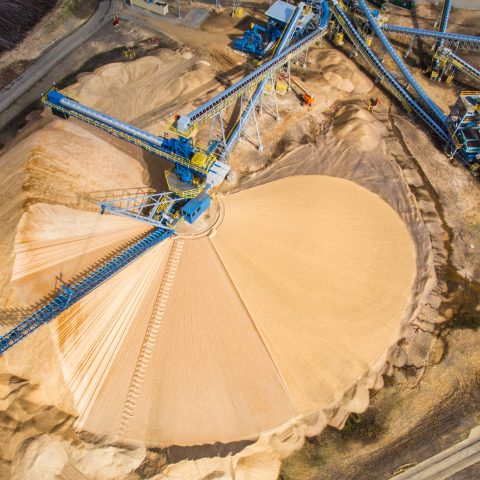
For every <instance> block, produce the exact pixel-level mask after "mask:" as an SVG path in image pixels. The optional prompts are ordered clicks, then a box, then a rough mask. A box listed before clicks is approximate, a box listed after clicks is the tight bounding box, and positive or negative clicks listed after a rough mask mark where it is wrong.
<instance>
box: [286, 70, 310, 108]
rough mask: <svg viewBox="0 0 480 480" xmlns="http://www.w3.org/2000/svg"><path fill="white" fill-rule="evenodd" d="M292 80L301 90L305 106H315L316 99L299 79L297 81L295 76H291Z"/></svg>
mask: <svg viewBox="0 0 480 480" xmlns="http://www.w3.org/2000/svg"><path fill="white" fill-rule="evenodd" d="M290 79H291V81H292V83H293V84H294V85H296V87H297V88H298V89H299V90H300V93H299V95H300V97H301V98H302V100H303V104H304V105H306V106H307V107H310V106H312V105H313V103H314V102H315V97H314V96H313V95H312V94H311V93H310V92H309V91H308V90H307V89H306V88H305V86H304V85H303V84H302V83H300V81H299V80H298V79H296V78H295V77H293V76H290Z"/></svg>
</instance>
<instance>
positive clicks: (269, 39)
mask: <svg viewBox="0 0 480 480" xmlns="http://www.w3.org/2000/svg"><path fill="white" fill-rule="evenodd" d="M280 35H281V32H279V31H278V30H277V29H273V30H268V29H267V28H265V27H261V26H260V25H257V24H255V23H252V24H251V26H250V29H249V30H246V31H245V32H244V33H243V36H242V37H241V38H239V39H237V40H235V41H234V42H233V48H234V50H237V51H239V52H242V53H246V54H248V55H251V56H253V57H255V58H258V59H260V58H262V57H263V56H264V55H265V54H266V53H267V52H268V51H269V50H270V48H271V47H272V46H273V44H274V42H276V41H277V40H278V39H279V38H280Z"/></svg>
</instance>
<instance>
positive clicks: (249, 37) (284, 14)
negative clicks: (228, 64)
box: [233, 0, 315, 59]
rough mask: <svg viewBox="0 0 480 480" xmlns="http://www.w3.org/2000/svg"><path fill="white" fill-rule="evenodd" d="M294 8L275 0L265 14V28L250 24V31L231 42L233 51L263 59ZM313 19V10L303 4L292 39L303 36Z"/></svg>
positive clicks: (284, 27) (277, 38)
mask: <svg viewBox="0 0 480 480" xmlns="http://www.w3.org/2000/svg"><path fill="white" fill-rule="evenodd" d="M295 10H296V7H295V6H294V5H292V4H290V3H287V2H284V1H283V0H277V1H276V2H275V3H274V4H273V5H272V6H271V7H270V8H269V9H268V10H267V11H266V12H265V15H266V17H267V19H268V20H267V24H266V26H265V27H262V26H260V25H257V24H255V23H252V24H251V25H250V29H249V30H246V31H245V32H244V33H243V36H242V37H241V38H239V39H237V40H235V41H234V42H233V48H234V50H237V51H239V52H242V53H245V54H248V55H251V56H253V57H255V58H257V59H261V58H263V57H265V56H266V55H267V54H268V53H269V52H270V51H271V49H272V48H273V46H274V45H275V44H276V43H277V42H278V40H279V39H280V37H281V36H282V33H283V32H284V31H285V29H286V27H287V24H288V23H289V21H290V20H291V18H292V15H293V14H294V12H295ZM314 18H315V14H314V12H313V8H312V6H310V5H307V4H304V7H303V11H302V15H301V18H300V20H299V21H298V22H297V24H296V26H295V30H294V32H293V35H292V38H293V39H294V40H295V39H297V38H300V37H301V36H303V35H304V34H305V32H306V30H307V27H310V26H312V20H313V19H314Z"/></svg>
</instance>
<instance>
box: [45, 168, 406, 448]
mask: <svg viewBox="0 0 480 480" xmlns="http://www.w3.org/2000/svg"><path fill="white" fill-rule="evenodd" d="M298 192H303V194H304V195H305V196H306V197H308V198H310V202H309V204H308V205H305V203H304V201H303V198H304V197H303V196H299V195H298ZM252 252H255V254H252ZM414 277H415V251H414V247H413V243H412V241H411V240H410V238H409V234H408V231H407V230H406V229H405V227H404V226H403V223H402V222H401V221H400V219H399V218H398V216H397V215H396V214H395V212H394V211H393V210H391V209H390V208H389V207H388V206H387V205H386V204H385V203H384V202H382V201H381V200H379V199H378V197H376V196H375V195H374V194H371V193H370V192H368V191H366V190H364V189H363V188H361V187H359V186H357V185H355V184H354V183H352V182H348V181H345V180H341V179H335V178H330V177H318V176H308V177H290V178H288V179H284V180H280V181H277V182H274V183H271V184H267V185H263V186H261V187H256V188H254V189H250V190H246V191H243V192H240V193H238V194H234V195H231V196H229V197H227V198H226V199H225V213H224V219H223V222H222V223H221V224H220V225H219V227H218V230H217V231H215V232H214V233H213V234H212V235H211V236H210V237H203V238H200V239H193V240H188V239H179V240H175V241H173V240H171V241H168V242H164V243H163V244H161V245H159V246H158V247H156V248H155V249H154V250H153V251H151V252H150V253H148V254H147V255H146V256H144V257H143V258H142V259H140V260H139V261H137V262H135V264H133V265H131V266H130V267H128V268H127V269H125V270H124V271H123V272H121V273H120V274H119V275H117V276H116V277H115V278H113V279H112V280H110V281H109V282H107V283H106V284H104V285H102V286H101V287H100V288H98V289H97V290H95V291H94V292H93V293H92V294H90V295H89V296H87V297H86V298H85V299H83V300H81V301H80V302H79V303H77V304H76V305H74V306H73V307H72V308H70V309H69V310H68V311H67V312H65V313H64V314H62V315H61V316H60V317H59V318H58V319H56V320H54V321H53V322H52V323H51V324H50V328H51V329H52V335H53V338H54V342H55V345H56V351H57V352H58V354H59V356H60V364H61V368H62V371H63V374H64V378H65V380H66V383H67V385H68V387H69V389H70V390H71V391H72V393H73V396H74V400H75V405H76V408H77V410H78V413H79V419H78V423H77V426H78V427H79V428H80V429H85V430H87V431H90V432H94V433H96V434H108V435H112V436H113V435H120V436H122V437H124V438H127V439H130V440H138V441H144V442H146V443H147V445H150V446H162V447H165V446H169V445H181V446H189V445H202V444H206V443H214V442H216V441H221V442H224V443H228V442H233V441H239V440H244V439H246V438H252V437H255V436H256V435H258V434H259V433H261V432H263V431H266V430H270V429H272V428H274V427H278V426H279V425H280V424H282V423H283V422H286V421H287V420H289V419H291V418H293V417H295V416H297V415H301V414H305V413H307V412H310V411H312V410H315V409H317V410H318V409H319V408H321V407H326V406H327V405H328V404H329V403H330V402H332V401H333V400H334V399H335V398H336V396H337V395H339V394H341V393H342V392H343V391H344V389H345V388H347V387H348V386H350V385H351V384H353V383H354V382H355V381H356V380H357V379H358V378H360V377H361V376H362V374H364V373H365V371H366V369H368V366H369V365H371V364H372V363H374V362H375V361H376V360H377V359H378V358H379V357H380V356H381V355H382V353H383V352H384V351H385V346H386V345H387V344H388V343H389V342H390V341H391V340H392V339H394V338H395V335H396V333H397V332H398V330H399V326H400V324H401V322H402V319H403V316H404V314H405V308H406V305H407V302H408V300H409V295H410V291H411V287H412V283H413V279H414ZM340 332H342V333H340Z"/></svg>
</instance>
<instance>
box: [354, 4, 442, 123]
mask: <svg viewBox="0 0 480 480" xmlns="http://www.w3.org/2000/svg"><path fill="white" fill-rule="evenodd" d="M358 5H359V7H360V8H361V10H362V11H363V13H364V14H365V16H366V17H367V19H368V22H369V23H370V26H371V27H372V29H373V31H374V32H375V35H377V37H378V38H379V39H380V41H381V42H382V45H383V46H384V47H385V50H387V52H388V53H389V55H390V56H391V57H392V59H393V61H394V62H395V64H396V65H397V67H398V68H399V70H400V71H401V72H402V74H403V76H404V77H405V78H406V80H407V81H408V83H409V84H410V85H411V86H412V87H413V89H414V90H415V91H416V92H417V94H418V95H419V97H420V98H421V100H422V101H423V103H424V104H425V105H426V106H427V107H428V109H429V110H430V111H431V113H433V115H434V116H435V117H436V119H437V121H438V122H439V124H440V125H444V124H445V122H446V121H447V116H446V115H445V114H444V113H443V112H442V110H440V108H439V107H438V106H437V105H436V104H435V103H434V102H433V101H432V100H431V99H430V97H429V96H428V95H427V92H425V90H424V89H423V88H422V87H421V86H420V84H419V83H418V82H417V80H416V79H415V77H414V76H413V75H412V73H411V72H410V70H409V69H408V68H407V66H406V65H405V64H404V63H403V60H402V59H401V58H400V56H399V55H398V53H397V52H396V51H395V49H394V48H393V46H392V45H391V43H390V41H389V40H388V38H387V36H386V35H385V33H384V32H383V30H382V29H381V28H380V26H379V25H378V23H377V21H376V20H375V17H374V16H373V14H372V12H371V11H370V9H369V8H368V5H367V2H366V1H365V0H358ZM362 41H363V40H362Z"/></svg>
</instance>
